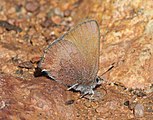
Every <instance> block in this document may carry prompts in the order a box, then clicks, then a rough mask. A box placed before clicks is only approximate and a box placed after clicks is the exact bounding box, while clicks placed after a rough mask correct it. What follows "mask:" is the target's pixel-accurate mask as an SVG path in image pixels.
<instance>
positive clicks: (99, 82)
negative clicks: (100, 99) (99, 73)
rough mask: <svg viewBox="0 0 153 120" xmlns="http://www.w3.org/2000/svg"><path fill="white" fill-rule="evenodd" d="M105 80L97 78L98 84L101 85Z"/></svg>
mask: <svg viewBox="0 0 153 120" xmlns="http://www.w3.org/2000/svg"><path fill="white" fill-rule="evenodd" d="M102 81H103V79H101V78H100V77H97V78H96V84H97V85H100V84H101V83H102Z"/></svg>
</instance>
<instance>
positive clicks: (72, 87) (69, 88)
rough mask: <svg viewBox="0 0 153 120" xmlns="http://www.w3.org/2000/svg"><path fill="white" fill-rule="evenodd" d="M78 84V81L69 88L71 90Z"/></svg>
mask: <svg viewBox="0 0 153 120" xmlns="http://www.w3.org/2000/svg"><path fill="white" fill-rule="evenodd" d="M77 85H78V83H76V84H74V85H72V86H71V87H69V88H68V89H67V90H71V89H74V88H75V87H76V86H77Z"/></svg>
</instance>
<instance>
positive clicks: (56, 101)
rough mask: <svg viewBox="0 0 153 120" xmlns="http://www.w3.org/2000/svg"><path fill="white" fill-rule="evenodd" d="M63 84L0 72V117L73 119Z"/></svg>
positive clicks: (72, 108) (27, 119)
mask: <svg viewBox="0 0 153 120" xmlns="http://www.w3.org/2000/svg"><path fill="white" fill-rule="evenodd" d="M69 99H71V95H70V93H69V94H67V92H66V91H65V89H64V88H63V86H60V85H59V84H57V83H56V82H54V81H50V80H45V78H44V77H42V78H37V79H31V80H24V79H20V78H15V77H12V76H9V75H2V74H0V119H5V120H10V119H26V120H32V119H61V118H62V119H66V120H68V119H69V118H72V119H75V115H76V113H75V107H74V106H73V105H65V102H66V101H67V100H69Z"/></svg>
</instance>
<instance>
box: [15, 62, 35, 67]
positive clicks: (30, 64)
mask: <svg viewBox="0 0 153 120" xmlns="http://www.w3.org/2000/svg"><path fill="white" fill-rule="evenodd" d="M18 66H19V67H20V68H26V69H32V68H33V67H34V66H33V64H32V63H31V62H30V61H26V62H22V63H20V64H19V65H18Z"/></svg>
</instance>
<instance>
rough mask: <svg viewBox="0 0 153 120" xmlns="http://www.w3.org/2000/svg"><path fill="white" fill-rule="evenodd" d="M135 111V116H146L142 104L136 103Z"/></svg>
mask: <svg viewBox="0 0 153 120" xmlns="http://www.w3.org/2000/svg"><path fill="white" fill-rule="evenodd" d="M133 112H134V115H135V117H143V116H144V106H143V105H142V104H136V106H135V107H134V110H133Z"/></svg>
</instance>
